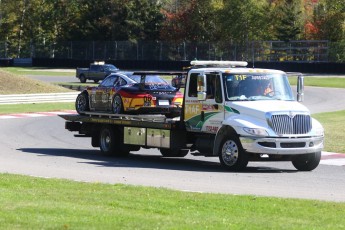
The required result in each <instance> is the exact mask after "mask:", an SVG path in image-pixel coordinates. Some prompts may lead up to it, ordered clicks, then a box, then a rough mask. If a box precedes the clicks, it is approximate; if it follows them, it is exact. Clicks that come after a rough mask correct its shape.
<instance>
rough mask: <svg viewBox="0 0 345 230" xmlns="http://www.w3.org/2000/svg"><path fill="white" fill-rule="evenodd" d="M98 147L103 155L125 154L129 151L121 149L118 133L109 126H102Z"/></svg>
mask: <svg viewBox="0 0 345 230" xmlns="http://www.w3.org/2000/svg"><path fill="white" fill-rule="evenodd" d="M99 144H100V149H101V152H102V154H103V155H105V156H127V155H128V154H129V151H124V150H122V149H121V146H122V143H121V138H120V137H119V134H118V133H117V132H115V130H114V129H113V128H112V127H111V126H104V127H103V128H102V129H101V132H100V135H99Z"/></svg>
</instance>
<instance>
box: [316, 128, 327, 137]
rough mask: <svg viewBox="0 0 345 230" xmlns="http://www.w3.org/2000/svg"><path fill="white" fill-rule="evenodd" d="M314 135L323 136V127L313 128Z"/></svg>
mask: <svg viewBox="0 0 345 230" xmlns="http://www.w3.org/2000/svg"><path fill="white" fill-rule="evenodd" d="M315 135H316V136H324V135H325V131H324V129H323V128H317V129H315Z"/></svg>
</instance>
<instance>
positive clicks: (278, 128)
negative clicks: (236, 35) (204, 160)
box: [183, 61, 324, 171]
mask: <svg viewBox="0 0 345 230" xmlns="http://www.w3.org/2000/svg"><path fill="white" fill-rule="evenodd" d="M191 64H192V65H193V66H194V67H193V68H192V69H191V70H190V71H189V73H188V78H187V82H186V89H185V100H184V114H183V115H184V116H183V119H184V121H185V125H186V130H187V131H188V132H192V133H194V134H195V136H196V137H198V138H199V139H200V140H199V141H197V142H196V144H195V145H194V147H195V150H196V151H198V152H199V153H200V154H201V155H209V156H219V159H220V162H221V164H222V165H223V166H225V167H227V168H230V169H241V168H244V167H246V165H247V163H248V160H249V159H252V160H253V159H254V160H255V159H258V160H262V159H264V158H267V160H279V159H282V160H286V159H290V160H291V161H292V163H293V165H294V166H295V167H296V168H297V169H298V170H306V171H309V170H313V169H314V168H316V167H317V166H318V164H319V162H320V158H321V150H322V149H323V139H324V130H323V127H322V125H321V124H320V123H319V122H318V121H316V120H315V119H313V118H312V117H311V115H310V111H309V110H308V109H307V108H306V107H305V106H304V105H302V104H301V103H299V102H298V101H301V100H302V99H303V76H301V75H300V76H299V80H298V95H297V97H298V101H296V100H295V99H294V95H293V93H292V90H291V87H290V84H289V81H288V77H287V74H286V73H285V72H283V71H278V70H270V69H252V68H246V67H245V66H246V65H247V63H246V62H231V61H220V62H219V61H194V62H192V63H191ZM198 134H203V135H198ZM205 134H209V135H205ZM210 148H212V149H210Z"/></svg>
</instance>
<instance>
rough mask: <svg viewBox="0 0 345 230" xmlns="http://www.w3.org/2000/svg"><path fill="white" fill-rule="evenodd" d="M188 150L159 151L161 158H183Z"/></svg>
mask: <svg viewBox="0 0 345 230" xmlns="http://www.w3.org/2000/svg"><path fill="white" fill-rule="evenodd" d="M188 151H189V150H188V149H160V152H161V154H162V156H163V157H185V156H186V155H187V154H188Z"/></svg>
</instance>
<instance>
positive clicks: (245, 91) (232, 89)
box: [224, 74, 294, 101]
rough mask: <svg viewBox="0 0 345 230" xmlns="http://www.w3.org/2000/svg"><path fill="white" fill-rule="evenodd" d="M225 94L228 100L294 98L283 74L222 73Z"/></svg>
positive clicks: (285, 99) (289, 99)
mask: <svg viewBox="0 0 345 230" xmlns="http://www.w3.org/2000/svg"><path fill="white" fill-rule="evenodd" d="M224 81H225V85H226V88H225V91H226V92H225V94H226V95H227V99H228V100H230V101H238V100H251V101H252V100H284V101H292V100H294V96H293V93H292V91H291V87H290V84H289V82H288V79H287V76H286V75H284V74H224Z"/></svg>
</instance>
